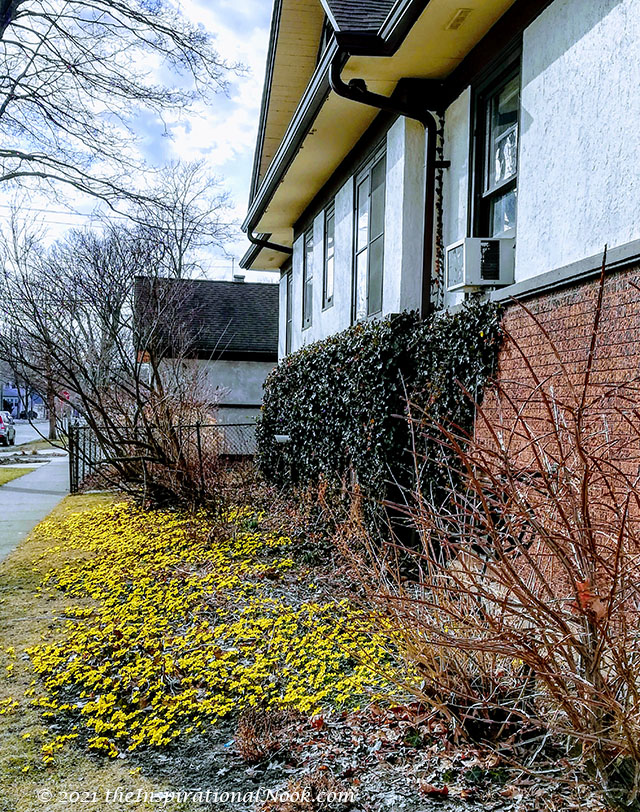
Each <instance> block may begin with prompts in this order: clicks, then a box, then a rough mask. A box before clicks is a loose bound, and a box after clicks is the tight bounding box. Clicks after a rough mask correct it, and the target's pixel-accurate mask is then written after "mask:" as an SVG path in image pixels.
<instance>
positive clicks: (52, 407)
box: [47, 384, 58, 440]
mask: <svg viewBox="0 0 640 812" xmlns="http://www.w3.org/2000/svg"><path fill="white" fill-rule="evenodd" d="M47 411H48V413H49V440H57V439H58V431H57V427H56V393H55V392H54V390H53V387H52V386H51V384H47Z"/></svg>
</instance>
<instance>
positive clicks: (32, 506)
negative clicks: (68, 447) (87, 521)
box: [0, 455, 69, 561]
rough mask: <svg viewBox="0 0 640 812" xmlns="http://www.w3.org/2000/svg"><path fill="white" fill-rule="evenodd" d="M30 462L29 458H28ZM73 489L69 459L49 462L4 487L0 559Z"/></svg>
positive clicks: (1, 489)
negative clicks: (70, 487) (70, 480)
mask: <svg viewBox="0 0 640 812" xmlns="http://www.w3.org/2000/svg"><path fill="white" fill-rule="evenodd" d="M27 462H28V460H27ZM68 493H69V460H68V458H67V456H66V455H65V456H64V457H54V458H53V459H52V461H51V462H50V463H49V464H48V465H43V466H41V467H40V468H38V469H37V470H35V471H33V472H32V473H30V474H25V476H22V477H20V478H19V479H14V480H13V481H12V482H9V483H7V484H6V485H3V486H2V487H0V561H2V559H3V558H6V557H7V556H8V555H9V553H10V552H11V551H12V550H13V549H15V547H17V545H18V544H19V543H20V542H21V541H22V539H23V538H24V537H25V536H26V535H28V534H29V533H30V532H31V530H33V528H34V527H35V526H36V525H37V524H38V522H40V521H42V519H44V518H45V516H47V514H49V513H50V512H51V511H52V510H53V508H54V507H55V506H56V505H57V504H58V502H60V501H61V500H62V499H63V498H64V497H65V496H66V495H67V494H68Z"/></svg>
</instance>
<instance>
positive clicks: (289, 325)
mask: <svg viewBox="0 0 640 812" xmlns="http://www.w3.org/2000/svg"><path fill="white" fill-rule="evenodd" d="M292 283H293V274H292V273H291V271H287V282H286V284H287V288H286V296H287V301H286V311H285V312H286V327H285V345H284V351H285V353H286V354H287V355H289V353H290V352H291V333H292V331H293V296H292Z"/></svg>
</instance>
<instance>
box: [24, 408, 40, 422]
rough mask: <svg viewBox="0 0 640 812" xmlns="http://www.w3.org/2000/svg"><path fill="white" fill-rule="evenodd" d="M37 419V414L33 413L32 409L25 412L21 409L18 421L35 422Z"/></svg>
mask: <svg viewBox="0 0 640 812" xmlns="http://www.w3.org/2000/svg"><path fill="white" fill-rule="evenodd" d="M37 417H38V412H34V410H33V409H30V410H29V411H27V410H26V409H23V410H22V411H21V412H20V420H35V419H36V418H37Z"/></svg>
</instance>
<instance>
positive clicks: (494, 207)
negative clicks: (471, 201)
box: [491, 189, 517, 237]
mask: <svg viewBox="0 0 640 812" xmlns="http://www.w3.org/2000/svg"><path fill="white" fill-rule="evenodd" d="M516 198H517V193H516V190H515V189H511V190H510V191H509V192H507V193H506V194H504V195H499V196H497V197H495V198H494V199H493V200H492V202H491V236H492V237H499V236H500V235H501V234H504V232H505V231H509V230H510V229H512V228H515V227H516Z"/></svg>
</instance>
